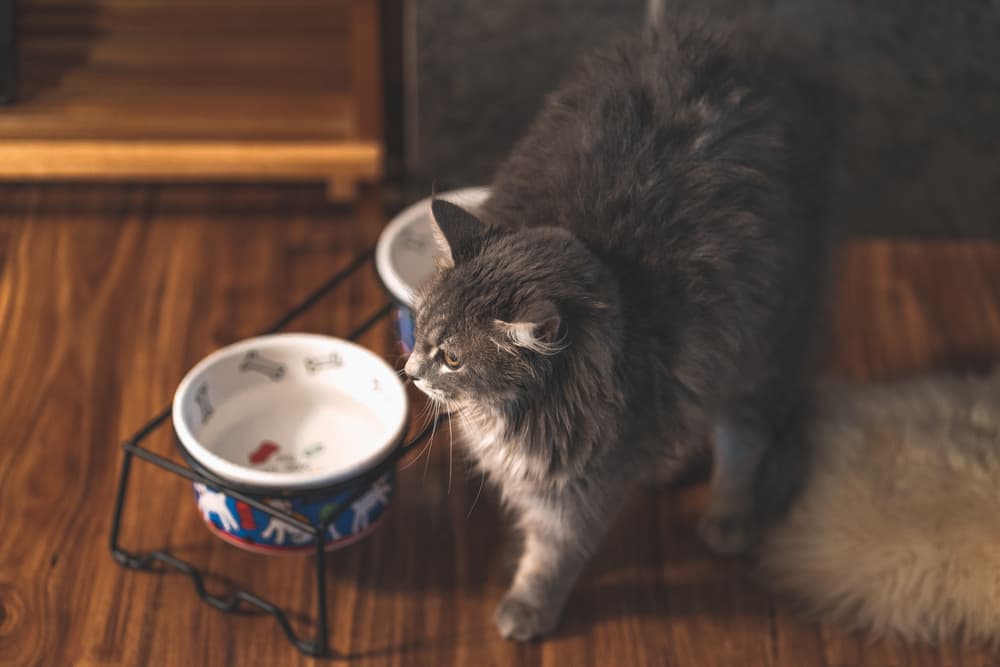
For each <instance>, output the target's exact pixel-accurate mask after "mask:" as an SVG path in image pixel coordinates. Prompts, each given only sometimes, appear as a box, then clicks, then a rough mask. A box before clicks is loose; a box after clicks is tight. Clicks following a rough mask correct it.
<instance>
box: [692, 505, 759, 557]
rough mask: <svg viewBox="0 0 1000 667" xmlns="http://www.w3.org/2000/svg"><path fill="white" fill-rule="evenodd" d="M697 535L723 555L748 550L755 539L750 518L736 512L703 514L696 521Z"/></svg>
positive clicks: (732, 554)
mask: <svg viewBox="0 0 1000 667" xmlns="http://www.w3.org/2000/svg"><path fill="white" fill-rule="evenodd" d="M698 535H700V536H701V539H702V541H704V542H705V544H707V545H708V547H709V548H710V549H711V550H712V551H714V552H715V553H717V554H720V555H723V556H735V555H738V554H743V553H746V552H748V551H749V550H750V549H751V548H752V547H753V544H754V541H755V539H756V531H755V529H754V528H753V526H752V522H751V521H750V519H749V518H748V517H745V516H742V515H738V514H722V513H719V514H714V513H708V514H705V515H704V516H702V517H701V519H700V520H699V521H698Z"/></svg>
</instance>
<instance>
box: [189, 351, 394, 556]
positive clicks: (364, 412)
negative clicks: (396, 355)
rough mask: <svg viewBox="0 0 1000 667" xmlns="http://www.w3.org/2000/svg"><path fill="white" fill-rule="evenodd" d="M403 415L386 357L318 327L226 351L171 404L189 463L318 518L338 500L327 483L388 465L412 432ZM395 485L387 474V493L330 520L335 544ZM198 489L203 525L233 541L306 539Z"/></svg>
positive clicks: (206, 363)
mask: <svg viewBox="0 0 1000 667" xmlns="http://www.w3.org/2000/svg"><path fill="white" fill-rule="evenodd" d="M407 412H408V406H407V398H406V392H405V390H404V388H403V385H402V383H401V382H400V380H399V377H398V376H397V375H396V373H395V372H394V371H393V369H392V368H391V367H390V366H389V365H388V364H386V363H385V362H384V361H383V360H382V359H381V358H380V357H378V356H377V355H375V354H374V353H372V352H370V351H369V350H367V349H365V348H363V347H360V346H358V345H355V344H354V343H351V342H348V341H345V340H341V339H338V338H331V337H327V336H320V335H314V334H276V335H272V336H262V337H258V338H251V339H248V340H244V341H241V342H239V343H236V344H234V345H230V346H228V347H225V348H222V349H220V350H218V351H216V352H215V353H213V354H211V355H209V356H208V357H206V358H205V359H203V360H202V361H201V362H200V363H198V364H197V365H196V366H195V367H194V368H193V369H191V371H190V372H188V374H187V375H186V376H185V377H184V379H183V380H182V381H181V384H180V386H179V387H178V389H177V392H176V394H175V395H174V402H173V422H174V430H175V432H176V435H177V439H178V441H179V443H180V445H181V447H182V448H183V450H184V451H185V452H186V453H187V455H189V457H190V458H191V459H194V461H195V462H196V463H197V464H198V465H200V466H201V467H203V468H204V469H205V470H206V471H207V472H209V473H211V474H212V475H214V476H216V477H218V478H221V479H222V480H224V481H226V482H231V483H233V484H234V485H237V486H238V487H239V488H240V490H247V492H249V493H252V494H254V495H257V496H259V497H261V498H264V497H268V496H269V495H271V496H280V497H281V498H284V499H287V500H282V501H277V503H276V504H279V506H281V507H282V509H285V510H286V511H293V512H294V513H296V514H297V515H299V518H301V519H303V520H307V521H313V522H315V519H316V518H317V517H319V516H321V515H322V512H324V511H330V507H329V506H328V505H329V504H330V503H333V502H335V501H336V500H337V496H327V497H324V496H323V494H322V493H320V492H319V490H321V489H323V488H329V487H331V486H332V485H337V484H338V483H341V482H348V481H349V480H351V479H353V478H356V477H358V476H359V475H363V474H364V473H365V472H366V471H370V470H371V469H372V468H373V467H375V466H376V465H377V464H378V463H380V462H381V461H383V460H384V459H385V458H386V457H387V456H388V455H389V454H390V453H391V452H392V451H393V450H394V448H395V447H396V446H398V444H399V443H400V441H401V439H402V437H403V435H404V431H405V427H406V419H407ZM392 481H393V476H392V475H391V473H389V474H387V475H386V476H385V477H384V478H380V479H379V480H377V481H375V482H374V483H373V485H372V489H373V493H375V492H377V495H378V496H379V497H378V498H376V499H374V500H373V499H368V501H366V502H364V503H361V504H362V505H364V507H363V508H359V507H355V508H353V513H354V515H355V516H353V517H351V516H348V517H346V518H345V519H344V522H339V521H338V523H337V524H336V525H334V526H332V530H331V534H330V535H329V536H328V542H330V543H336V542H340V541H350V540H351V539H352V538H353V537H356V535H355V534H356V533H358V532H359V531H361V530H363V529H367V528H368V527H369V525H370V524H372V523H373V521H374V519H375V518H377V514H380V513H381V510H382V509H384V505H385V504H387V502H388V496H389V494H391V490H392V489H391V484H392ZM387 487H388V488H387ZM195 491H196V495H197V497H198V502H199V508H200V509H201V510H202V514H203V516H204V518H205V520H206V522H208V523H209V524H210V526H211V527H213V528H215V529H217V532H218V531H220V530H221V531H222V532H223V533H226V534H227V535H223V536H224V537H229V538H234V539H230V541H236V542H237V543H241V546H248V547H253V548H257V549H258V550H260V549H259V548H265V549H267V548H271V549H272V550H273V549H275V548H277V549H281V548H283V547H290V548H298V547H300V546H302V544H303V539H302V537H303V536H302V535H301V534H298V535H296V534H295V531H293V530H290V529H291V528H292V527H291V526H290V525H289V524H287V523H285V522H280V523H284V525H276V526H270V523H271V521H269V518H268V517H267V515H266V514H265V513H262V512H259V510H253V512H250V511H249V509H248V508H246V507H241V505H243V504H241V503H238V502H237V501H236V500H235V499H233V498H230V497H229V496H224V494H222V493H221V492H218V491H214V490H213V489H210V488H206V487H205V486H204V485H198V484H196V485H195ZM212 494H215V495H212ZM339 495H341V496H346V495H347V494H344V493H340V494H339ZM367 495H371V494H367ZM296 496H299V497H296ZM361 500H365V498H362V499H361ZM376 501H377V502H376ZM359 502H360V501H359ZM355 505H358V503H355ZM376 505H377V506H376ZM362 511H363V512H364V516H361V512H362ZM255 513H259V515H258V514H255ZM269 526H270V529H269ZM275 537H278V538H280V539H277V540H275V539H273V538H275Z"/></svg>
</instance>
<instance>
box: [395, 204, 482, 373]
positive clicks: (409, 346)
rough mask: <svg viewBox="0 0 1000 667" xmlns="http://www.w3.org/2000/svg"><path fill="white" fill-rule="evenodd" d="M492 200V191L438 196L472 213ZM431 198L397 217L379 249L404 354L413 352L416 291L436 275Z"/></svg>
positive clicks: (435, 249)
mask: <svg viewBox="0 0 1000 667" xmlns="http://www.w3.org/2000/svg"><path fill="white" fill-rule="evenodd" d="M488 196H489V189H488V188H463V189H461V190H450V191H448V192H442V193H440V194H438V195H435V198H437V199H447V200H448V201H451V202H454V203H455V204H459V205H461V206H463V207H465V208H467V209H469V210H470V211H472V212H475V210H476V208H477V207H478V206H479V205H480V204H482V203H483V202H484V201H485V200H486V198H487V197H488ZM430 210H431V197H428V198H427V199H421V200H420V201H418V202H417V203H416V204H413V205H412V206H410V207H409V208H407V209H405V210H404V211H402V212H401V213H400V214H399V215H397V216H396V217H394V218H393V219H392V220H390V221H389V224H388V225H386V227H385V229H383V230H382V234H381V235H380V236H379V239H378V245H377V246H376V247H375V269H376V271H378V275H379V278H380V279H381V280H382V284H383V285H384V286H385V289H386V291H387V292H389V295H390V296H391V297H392V300H393V302H394V303H395V304H396V328H397V330H398V332H399V341H400V344H401V347H402V348H403V353H404V354H409V353H410V351H411V350H413V315H412V310H413V302H414V296H415V294H416V291H417V290H418V289H419V288H420V287H421V285H423V284H424V282H425V281H426V280H427V279H428V278H430V277H431V275H433V273H434V262H435V259H436V255H437V253H438V249H437V245H436V244H435V242H434V236H433V234H432V232H431V222H430Z"/></svg>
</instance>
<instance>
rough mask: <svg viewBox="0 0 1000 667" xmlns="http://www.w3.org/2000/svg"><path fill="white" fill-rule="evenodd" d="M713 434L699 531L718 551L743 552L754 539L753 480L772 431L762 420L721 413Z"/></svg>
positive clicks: (728, 552) (709, 544)
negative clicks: (706, 500)
mask: <svg viewBox="0 0 1000 667" xmlns="http://www.w3.org/2000/svg"><path fill="white" fill-rule="evenodd" d="M712 436H713V437H712V459H713V460H712V479H711V485H710V486H711V497H710V499H709V503H708V507H707V509H706V510H705V513H704V514H703V515H702V517H701V520H700V521H699V523H698V533H699V534H700V535H701V538H702V540H704V541H705V543H707V544H708V546H709V547H711V548H712V550H714V551H716V552H717V553H720V554H738V553H743V552H745V551H747V550H748V549H749V548H750V547H752V546H753V543H754V540H755V539H756V532H757V526H756V525H755V515H754V495H755V494H754V488H755V479H756V476H757V471H758V469H759V468H760V465H761V462H762V461H763V459H764V455H765V453H766V452H767V449H768V446H769V444H770V440H771V434H770V433H769V430H768V428H767V426H766V422H764V421H763V420H760V419H754V418H750V417H747V416H743V417H742V418H737V417H735V416H734V415H729V414H724V415H722V416H720V417H717V418H716V419H715V422H714V424H713V425H712Z"/></svg>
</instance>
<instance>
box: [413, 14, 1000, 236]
mask: <svg viewBox="0 0 1000 667" xmlns="http://www.w3.org/2000/svg"><path fill="white" fill-rule="evenodd" d="M668 2H671V0H668ZM672 4H674V5H684V4H697V5H698V6H701V7H708V8H710V9H712V10H714V11H716V12H717V13H718V14H720V15H722V16H724V17H727V18H736V17H739V18H740V20H746V21H749V22H751V23H754V24H755V25H757V26H758V27H759V28H760V29H763V30H765V31H769V32H772V33H774V34H777V35H789V36H791V37H794V38H795V39H798V40H801V41H802V42H804V43H806V44H808V45H810V46H812V47H815V48H816V49H818V50H819V51H820V52H821V53H822V54H823V57H824V58H825V59H826V60H827V62H828V64H829V65H831V66H832V69H833V70H834V71H835V72H836V74H837V76H838V77H839V79H840V82H841V84H842V86H843V88H844V90H845V93H846V96H845V115H844V118H843V124H844V127H845V137H846V143H845V146H844V148H843V150H842V153H841V156H840V158H839V160H838V163H837V165H836V168H837V174H838V176H837V187H836V214H837V217H838V219H839V220H840V221H841V222H842V223H843V224H844V225H846V226H847V228H849V229H850V230H852V231H853V232H855V233H859V234H927V235H935V236H958V235H961V236H968V235H1000V3H995V2H993V3H989V2H973V1H972V0H936V1H928V0H880V1H879V2H873V3H857V2H846V1H845V0H758V1H754V0H746V1H742V2H741V1H739V0H707V1H706V0H702V1H701V2H697V3H695V2H693V0H688V1H687V2H685V1H683V0H672ZM644 5H645V3H644V1H643V0H625V1H620V2H614V1H611V0H505V1H504V2H502V3H500V2H497V3H485V2H461V1H456V0H414V2H413V3H412V7H411V8H410V9H411V11H412V12H413V13H412V14H411V15H410V16H409V21H408V22H407V24H406V25H407V29H408V30H409V39H410V40H411V42H410V48H409V50H408V52H407V55H406V57H407V66H408V72H409V79H408V82H407V85H408V86H409V95H408V97H407V102H408V106H407V119H408V132H407V135H406V142H405V145H406V149H407V162H408V166H409V173H410V175H411V176H412V181H413V182H414V183H416V187H417V190H419V191H425V190H426V189H427V188H429V187H430V185H431V183H433V184H434V186H435V187H436V188H438V189H443V188H446V187H453V186H458V185H465V184H470V183H481V182H486V181H488V180H489V177H490V174H491V173H492V170H493V169H494V167H495V165H496V164H497V162H498V161H499V160H500V159H501V158H502V156H503V155H504V154H505V153H506V151H507V150H508V149H509V147H510V145H511V144H512V143H513V141H514V140H515V139H516V137H517V136H518V135H519V134H520V132H521V131H523V129H524V127H525V126H526V125H527V123H528V122H529V120H530V118H531V117H532V115H533V114H534V112H535V111H536V109H537V108H538V106H539V104H540V103H541V101H542V98H543V96H544V94H545V92H546V91H547V90H549V89H550V88H551V87H552V86H553V85H555V83H556V82H557V81H558V80H559V78H560V76H561V75H562V74H563V72H565V70H566V68H567V66H568V65H569V63H570V62H571V61H572V59H573V58H574V56H576V55H577V54H578V53H579V51H580V50H581V49H585V48H589V47H591V46H592V45H595V44H598V43H600V42H601V41H603V39H604V38H605V37H606V36H607V35H608V34H609V33H611V32H614V31H617V30H623V29H629V28H631V27H633V26H638V25H639V24H640V23H641V21H642V18H643V15H644V11H645V7H644Z"/></svg>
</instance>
